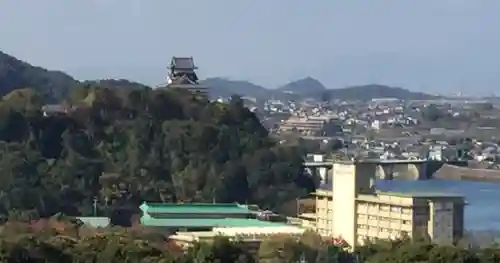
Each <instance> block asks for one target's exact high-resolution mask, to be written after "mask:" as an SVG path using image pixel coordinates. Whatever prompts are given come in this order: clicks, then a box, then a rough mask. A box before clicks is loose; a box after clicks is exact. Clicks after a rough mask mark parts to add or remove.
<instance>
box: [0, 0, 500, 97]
mask: <svg viewBox="0 0 500 263" xmlns="http://www.w3.org/2000/svg"><path fill="white" fill-rule="evenodd" d="M499 12H500V1H498V0H310V1H302V0H300V1H299V0H182V1H180V0H177V1H174V0H44V1H39V0H0V50H2V51H4V52H7V53H9V54H12V55H14V56H16V57H18V58H20V59H23V60H26V61H28V62H30V63H32V64H35V65H40V66H43V67H46V68H50V69H60V70H63V71H66V72H68V73H70V74H72V75H73V76H75V77H77V78H80V79H84V78H85V79H86V78H92V79H93V78H119V77H123V78H129V79H132V80H136V81H141V82H145V83H147V84H159V83H162V82H163V77H164V75H165V73H166V69H165V67H166V66H167V64H168V62H169V59H170V58H171V56H174V55H177V56H193V57H194V58H195V62H196V63H197V64H198V66H199V67H200V72H199V73H200V77H201V78H206V77H213V76H224V77H229V78H232V79H243V80H250V81H252V82H255V83H257V84H261V85H264V86H267V87H276V86H279V85H281V84H284V83H285V82H288V81H290V80H295V79H299V78H302V77H305V76H312V77H315V78H318V79H319V80H320V81H321V82H323V83H324V84H325V85H326V86H327V87H329V88H340V87H343V86H346V85H355V84H366V83H375V82H376V83H381V84H388V85H398V86H403V87H406V88H409V89H412V90H422V91H428V92H434V93H440V92H441V93H444V92H449V91H452V90H461V91H468V92H469V93H477V92H478V91H481V92H482V93H485V94H487V93H491V92H494V91H498V92H500V52H498V50H499V48H500V26H499V25H500V15H499V14H500V13H499Z"/></svg>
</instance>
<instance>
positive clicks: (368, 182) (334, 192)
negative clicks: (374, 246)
mask: <svg viewBox="0 0 500 263" xmlns="http://www.w3.org/2000/svg"><path fill="white" fill-rule="evenodd" d="M375 173H376V163H374V162H370V161H348V162H336V163H334V164H333V180H332V185H331V187H330V188H329V189H318V190H317V191H316V229H317V231H318V233H320V234H321V235H326V236H334V237H342V238H343V239H344V240H345V241H346V242H347V243H349V245H350V246H351V247H352V248H354V247H355V246H357V245H360V244H363V242H365V241H366V240H374V239H389V238H401V237H405V236H407V237H409V238H419V237H428V238H430V239H431V240H432V241H433V242H436V243H440V244H451V243H452V242H453V241H456V240H457V239H459V238H461V237H462V235H463V231H464V230H463V225H464V220H463V216H464V204H465V202H464V198H463V197H462V196H459V195H452V194H443V193H395V192H381V191H377V190H376V189H375V184H374V182H375Z"/></svg>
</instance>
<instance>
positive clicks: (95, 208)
mask: <svg viewBox="0 0 500 263" xmlns="http://www.w3.org/2000/svg"><path fill="white" fill-rule="evenodd" d="M93 202H94V216H97V197H94V200H93Z"/></svg>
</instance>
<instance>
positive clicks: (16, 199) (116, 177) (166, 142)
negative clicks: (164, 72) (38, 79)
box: [0, 85, 314, 219]
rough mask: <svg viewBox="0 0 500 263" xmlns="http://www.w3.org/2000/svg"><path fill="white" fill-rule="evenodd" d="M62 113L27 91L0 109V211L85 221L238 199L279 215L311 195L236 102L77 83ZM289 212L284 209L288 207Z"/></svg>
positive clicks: (287, 158) (297, 158)
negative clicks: (46, 109) (46, 111)
mask: <svg viewBox="0 0 500 263" xmlns="http://www.w3.org/2000/svg"><path fill="white" fill-rule="evenodd" d="M65 104H66V106H72V107H73V108H75V107H78V108H76V110H74V111H70V112H69V113H68V114H67V115H55V116H49V117H43V116H42V114H41V112H40V106H41V105H42V102H41V99H40V96H39V95H37V93H36V92H35V91H34V90H31V89H24V90H16V91H14V92H13V93H10V94H7V95H6V96H5V97H4V99H3V101H2V102H1V104H0V168H1V169H2V172H1V173H0V180H1V181H2V182H3V183H2V184H1V185H0V214H2V215H4V216H5V217H13V216H14V217H16V218H19V217H20V218H24V219H27V218H38V217H40V216H42V217H44V216H48V215H52V214H54V213H57V212H62V213H64V214H66V215H91V214H92V211H93V209H92V204H93V202H94V199H97V205H98V212H99V214H101V215H105V214H109V213H110V211H112V210H113V209H115V208H120V207H124V206H125V207H134V208H137V206H138V205H139V204H140V203H141V202H143V201H149V202H213V201H215V202H239V203H252V204H258V205H260V206H262V207H263V208H267V209H273V210H276V211H281V212H287V211H286V210H287V209H286V207H287V206H284V204H286V203H287V202H289V201H291V200H294V199H295V198H297V197H299V196H303V195H306V194H307V193H308V192H310V191H311V190H313V188H314V182H313V181H312V179H311V178H309V177H308V176H307V175H305V174H304V172H303V167H302V156H301V155H300V153H299V151H298V150H297V149H296V148H293V147H285V146H279V145H276V143H275V141H273V140H271V139H270V138H268V134H267V130H266V129H264V128H263V127H262V126H261V124H260V122H259V120H258V119H257V118H256V117H255V115H254V114H253V113H251V112H250V111H249V110H248V109H246V108H244V107H243V105H242V101H241V99H240V98H238V97H234V98H233V99H232V100H231V102H230V103H229V104H220V103H210V102H208V101H206V100H202V99H197V98H195V97H193V96H192V95H191V94H187V93H182V92H174V91H166V90H151V89H149V88H145V89H142V90H139V89H135V90H131V89H108V88H101V87H98V86H89V85H85V86H82V87H78V88H75V89H74V90H73V91H72V94H71V95H70V97H69V98H68V99H67V100H66V102H65ZM288 212H290V211H288Z"/></svg>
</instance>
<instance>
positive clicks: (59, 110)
mask: <svg viewBox="0 0 500 263" xmlns="http://www.w3.org/2000/svg"><path fill="white" fill-rule="evenodd" d="M77 108H78V107H77V106H67V105H63V104H47V105H44V106H42V112H43V116H45V117H48V116H54V115H65V114H68V113H69V112H71V111H74V110H76V109H77Z"/></svg>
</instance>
